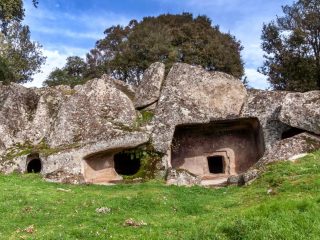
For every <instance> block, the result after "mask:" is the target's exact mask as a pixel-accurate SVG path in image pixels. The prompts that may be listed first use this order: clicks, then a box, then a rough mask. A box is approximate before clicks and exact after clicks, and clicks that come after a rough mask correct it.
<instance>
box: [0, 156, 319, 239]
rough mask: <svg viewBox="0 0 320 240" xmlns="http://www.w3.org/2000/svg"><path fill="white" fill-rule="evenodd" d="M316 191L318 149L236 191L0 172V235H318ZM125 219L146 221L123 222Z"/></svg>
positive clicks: (237, 188) (293, 236) (284, 236)
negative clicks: (82, 182) (86, 182)
mask: <svg viewBox="0 0 320 240" xmlns="http://www.w3.org/2000/svg"><path fill="white" fill-rule="evenodd" d="M58 188H64V189H71V191H70V192H63V191H59V190H58ZM268 189H272V190H273V191H272V193H271V194H268V193H267V190H268ZM319 190H320V151H318V152H316V153H314V154H310V155H309V156H308V157H305V158H304V159H303V160H300V161H298V162H296V163H289V162H283V163H278V164H275V165H271V166H270V167H269V171H268V172H267V173H266V174H264V175H263V176H262V177H261V178H260V179H258V180H257V181H255V182H254V183H253V184H252V185H250V186H247V187H241V188H239V187H227V188H221V189H205V188H200V187H192V188H185V187H175V186H170V187H168V186H165V185H164V184H162V183H158V182H150V183H145V184H139V185H118V186H112V187H105V186H72V185H59V184H53V183H47V182H44V181H43V180H41V179H40V178H39V177H38V176H36V175H10V176H4V175H0V239H277V240H279V239H320V192H319ZM99 207H109V208H111V209H112V210H111V213H109V214H99V213H96V211H95V209H96V208H99ZM128 218H133V219H135V220H137V221H141V220H143V221H144V222H146V223H147V225H146V226H141V227H127V226H123V223H124V221H125V220H126V219H128ZM30 225H33V226H34V231H33V232H32V233H28V232H27V231H26V230H25V229H26V228H27V227H28V226H30Z"/></svg>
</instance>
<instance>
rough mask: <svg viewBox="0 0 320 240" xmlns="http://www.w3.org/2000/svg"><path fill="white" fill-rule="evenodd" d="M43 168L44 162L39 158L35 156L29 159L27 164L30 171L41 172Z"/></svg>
mask: <svg viewBox="0 0 320 240" xmlns="http://www.w3.org/2000/svg"><path fill="white" fill-rule="evenodd" d="M41 170H42V163H41V160H40V159H39V158H35V159H32V160H30V161H29V163H28V164H27V172H28V173H39V172H41Z"/></svg>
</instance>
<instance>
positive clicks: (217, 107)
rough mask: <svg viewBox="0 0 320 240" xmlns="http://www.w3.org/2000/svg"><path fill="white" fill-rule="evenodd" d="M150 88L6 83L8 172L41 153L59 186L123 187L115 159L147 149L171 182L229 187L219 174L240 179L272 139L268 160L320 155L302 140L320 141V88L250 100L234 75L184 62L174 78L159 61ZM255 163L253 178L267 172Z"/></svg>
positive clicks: (2, 156)
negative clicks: (145, 115)
mask: <svg viewBox="0 0 320 240" xmlns="http://www.w3.org/2000/svg"><path fill="white" fill-rule="evenodd" d="M141 84H142V85H140V86H139V87H138V89H136V88H135V87H133V86H130V85H128V84H125V83H123V82H120V81H116V80H114V79H111V78H110V77H108V76H106V75H104V76H102V77H101V78H100V79H93V80H91V81H88V82H87V83H86V84H84V85H78V86H76V87H75V88H74V89H71V88H70V87H67V86H57V87H51V88H41V89H35V88H31V89H28V88H25V87H23V86H20V85H17V84H11V85H9V86H4V85H2V84H1V83H0V171H2V172H6V173H10V172H13V171H20V172H26V171H27V170H28V156H30V154H31V155H32V154H38V155H37V156H38V157H39V159H40V160H41V164H42V165H41V171H40V173H41V174H43V175H44V176H46V177H47V178H49V179H50V180H54V181H61V182H72V183H76V182H99V181H100V182H101V181H116V180H118V179H121V177H120V176H119V174H117V172H116V171H115V169H116V167H115V159H114V155H115V154H117V153H118V151H119V150H120V149H132V148H136V147H138V146H141V145H143V144H147V145H148V147H150V148H151V149H152V151H154V152H155V153H157V154H159V156H163V157H162V161H157V163H156V164H155V165H156V166H154V168H155V169H156V170H157V172H158V173H159V174H158V176H162V177H163V176H168V180H169V182H170V183H173V184H187V185H188V184H204V181H207V182H206V183H207V184H220V183H222V180H223V179H222V180H221V179H216V180H217V181H215V182H214V183H213V182H210V175H212V174H213V175H214V174H218V175H219V174H220V175H227V176H231V177H230V178H229V179H231V178H232V179H231V180H230V181H229V182H235V181H236V179H237V176H236V175H237V174H241V173H243V172H244V171H246V170H247V169H248V168H249V167H250V166H252V165H253V164H254V163H255V162H256V161H257V160H258V159H259V158H260V157H261V156H262V154H263V151H264V150H263V142H264V143H265V147H266V150H267V151H266V154H265V155H264V157H263V158H262V159H275V158H278V159H280V158H281V159H284V158H288V157H291V153H292V154H293V153H294V154H296V153H297V154H300V153H301V151H312V150H314V149H316V148H318V145H317V144H313V142H314V141H313V140H312V139H311V138H310V136H309V137H308V139H307V140H306V141H303V139H302V140H301V137H297V136H300V135H297V134H299V133H301V132H305V131H307V132H310V133H315V134H318V135H319V133H320V132H319V131H320V130H319V119H320V113H319V111H320V102H319V101H320V100H319V91H313V92H309V93H288V92H277V91H262V90H250V91H249V92H248V93H247V90H246V89H245V88H244V86H243V84H242V82H241V81H240V80H238V79H235V78H233V77H232V76H229V75H227V74H224V73H219V72H207V71H205V70H203V69H202V68H199V67H195V66H190V65H188V64H181V63H179V64H175V65H174V66H173V67H172V69H171V70H170V72H169V74H168V76H167V78H166V79H164V65H163V64H161V63H155V64H153V65H152V66H151V67H150V68H149V69H148V70H147V71H146V73H145V75H144V79H143V81H142V83H141ZM150 104H151V105H150ZM135 107H137V108H139V109H140V108H143V110H144V111H145V110H146V109H152V111H153V112H154V117H153V118H152V120H151V121H150V122H144V121H145V119H142V117H143V114H141V112H139V111H137V110H136V109H135ZM245 119H251V120H249V122H248V120H245ZM252 119H257V121H259V122H260V124H261V130H257V129H258V128H257V125H256V124H254V123H253V122H254V121H253V120H252ZM246 121H247V122H246ZM252 121H253V122H252ZM221 122H224V124H217V123H221ZM226 123H232V124H231V125H228V124H226ZM234 123H235V124H234ZM210 124H211V125H210ZM212 124H213V125H212ZM187 126H196V128H195V129H194V128H192V127H191V128H188V127H187ZM208 126H210V128H208ZM181 129H182V130H181ZM186 129H188V130H186ZM175 131H176V133H175ZM258 132H259V134H258ZM258 135H259V136H258ZM303 136H304V135H303ZM313 137H317V136H313ZM283 138H285V139H283ZM177 139H178V142H179V141H180V143H181V145H180V146H178V148H177V149H175V147H177V146H176V142H177V141H176V140H177ZM310 139H311V140H312V141H311V140H310ZM296 140H299V141H298V142H299V144H298V143H297V141H296ZM300 140H301V141H300ZM317 141H318V140H316V142H317ZM279 144H280V145H279ZM249 145H250V146H251V148H250V147H248V146H249ZM291 148H292V149H291ZM286 152H287V153H290V154H285V153H286ZM102 153H103V154H102ZM107 153H108V154H109V155H110V156H109V155H108V154H107ZM280 153H281V154H282V153H283V155H281V154H280ZM101 154H102V155H101ZM279 154H280V155H281V156H280V155H279ZM226 159H228V161H227V162H226ZM217 162H218V164H215V163H217ZM268 162H269V160H267V161H264V160H260V161H259V162H258V163H259V164H262V165H263V164H267V163H268ZM121 164H122V163H121ZM256 166H257V165H255V166H253V167H252V168H250V170H249V171H247V172H246V173H254V174H256V173H258V172H259V171H258V170H257V168H255V167H256ZM30 168H31V167H30ZM34 169H36V168H34ZM122 170H123V169H122ZM122 170H119V171H120V172H121V171H122ZM234 174H236V175H234ZM254 174H252V175H251V176H253V175H254ZM208 176H209V177H208ZM244 176H249V175H244ZM208 178H209V180H208ZM101 179H102V180H101ZM244 179H246V177H244ZM220 180H221V181H220ZM208 181H209V182H208ZM223 181H225V180H223Z"/></svg>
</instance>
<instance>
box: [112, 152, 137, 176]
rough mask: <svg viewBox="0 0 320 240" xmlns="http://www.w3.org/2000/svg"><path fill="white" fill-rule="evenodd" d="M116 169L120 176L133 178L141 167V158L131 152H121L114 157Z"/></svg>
mask: <svg viewBox="0 0 320 240" xmlns="http://www.w3.org/2000/svg"><path fill="white" fill-rule="evenodd" d="M113 160H114V169H115V170H116V172H117V173H118V174H120V175H124V176H132V175H134V174H136V173H137V172H138V171H139V169H140V166H141V163H140V158H138V157H137V156H136V155H135V154H132V153H130V152H120V153H117V154H115V155H114V157H113Z"/></svg>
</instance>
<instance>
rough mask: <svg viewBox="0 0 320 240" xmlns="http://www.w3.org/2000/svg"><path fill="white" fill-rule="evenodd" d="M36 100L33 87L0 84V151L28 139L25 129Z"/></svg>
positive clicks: (33, 112)
mask: <svg viewBox="0 0 320 240" xmlns="http://www.w3.org/2000/svg"><path fill="white" fill-rule="evenodd" d="M38 101H39V95H38V94H37V92H36V90H34V89H28V88H25V87H23V86H21V85H19V84H11V85H8V86H5V85H0V136H1V138H0V152H1V150H4V149H7V148H10V147H11V146H12V145H14V144H21V143H23V142H25V141H27V140H28V138H27V137H28V136H27V134H26V130H27V129H29V128H30V127H31V123H32V121H33V119H34V115H35V113H36V111H37V105H38Z"/></svg>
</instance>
